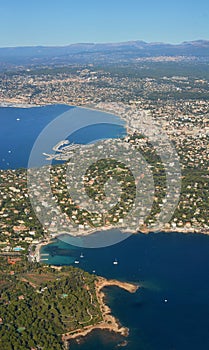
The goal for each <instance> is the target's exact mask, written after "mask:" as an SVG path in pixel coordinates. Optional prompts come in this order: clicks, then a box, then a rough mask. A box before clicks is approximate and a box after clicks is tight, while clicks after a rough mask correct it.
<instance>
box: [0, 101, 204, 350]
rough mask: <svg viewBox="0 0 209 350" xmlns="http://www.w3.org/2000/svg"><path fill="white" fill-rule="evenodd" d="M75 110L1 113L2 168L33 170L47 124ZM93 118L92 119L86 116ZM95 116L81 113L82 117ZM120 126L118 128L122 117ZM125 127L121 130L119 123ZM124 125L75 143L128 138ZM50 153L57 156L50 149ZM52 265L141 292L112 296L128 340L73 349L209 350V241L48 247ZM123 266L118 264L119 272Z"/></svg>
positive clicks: (153, 237) (91, 338)
mask: <svg viewBox="0 0 209 350" xmlns="http://www.w3.org/2000/svg"><path fill="white" fill-rule="evenodd" d="M72 108H73V107H69V106H64V105H54V106H45V107H34V108H12V107H11V108H9V107H6V108H3V107H1V108H0V146H1V147H0V169H9V168H12V169H16V168H20V167H27V164H28V159H29V156H30V152H31V149H32V147H33V144H34V142H35V140H36V139H37V137H38V136H39V134H40V133H41V132H42V130H43V129H44V128H45V127H46V126H47V125H48V123H50V122H52V121H53V120H55V119H56V118H57V117H58V116H59V115H60V114H62V113H64V112H67V111H69V110H70V109H72ZM85 113H86V114H85ZM92 113H98V115H97V116H98V120H99V118H100V117H101V114H100V113H101V112H92V111H86V112H85V110H82V111H81V118H86V120H88V118H91V114H92ZM115 122H116V124H117V123H119V120H118V118H117V117H115ZM119 124H120V123H119ZM125 133H126V131H125V128H124V126H123V125H122V124H121V125H115V126H113V125H109V124H108V117H107V123H104V124H103V125H100V126H98V125H95V126H91V127H89V128H85V129H80V130H79V132H77V133H75V134H74V135H71V138H70V141H71V142H78V143H83V144H86V143H89V142H92V141H94V140H95V139H102V138H113V137H121V136H124V135H125ZM45 152H48V153H50V152H51V149H45ZM41 252H42V253H48V254H50V255H49V260H48V263H50V264H57V265H70V264H72V265H75V263H74V261H75V260H79V261H80V263H79V265H76V266H79V267H81V268H83V269H85V270H86V271H89V272H91V273H96V274H98V275H101V276H105V277H107V278H116V279H119V280H123V281H130V282H134V283H137V284H139V285H140V287H141V288H140V289H139V290H138V291H137V292H136V293H135V294H129V293H128V292H126V291H124V290H121V289H119V288H117V287H108V288H106V289H105V295H106V302H107V303H108V305H109V306H110V307H111V309H112V312H113V314H114V315H115V316H116V317H117V318H118V319H119V320H120V322H121V324H122V325H124V326H126V327H128V328H129V329H130V335H129V337H128V338H127V339H126V340H127V344H126V343H124V339H121V338H120V337H119V336H117V335H115V334H112V333H110V332H106V331H94V332H92V333H91V334H90V335H88V336H87V337H86V338H83V339H81V340H80V342H79V344H78V343H77V342H76V341H75V342H74V343H73V342H72V343H71V347H70V349H71V350H87V349H88V350H102V349H105V350H110V349H111V350H112V349H120V348H122V347H123V346H124V348H125V349H127V350H187V349H188V350H196V349H198V350H199V349H200V350H208V349H209V236H204V235H201V234H198V235H194V234H187V235H183V234H176V233H166V234H165V233H153V234H149V235H143V234H138V235H131V236H130V237H129V238H127V239H126V240H124V241H122V242H120V243H118V244H115V245H112V246H110V247H106V248H99V249H87V248H82V253H83V255H84V257H83V258H80V254H81V248H78V247H75V246H72V245H70V244H67V243H66V242H63V241H62V240H55V241H54V242H53V243H52V244H50V245H48V246H45V247H43V248H42V250H41ZM115 259H117V261H118V265H113V261H114V260H115Z"/></svg>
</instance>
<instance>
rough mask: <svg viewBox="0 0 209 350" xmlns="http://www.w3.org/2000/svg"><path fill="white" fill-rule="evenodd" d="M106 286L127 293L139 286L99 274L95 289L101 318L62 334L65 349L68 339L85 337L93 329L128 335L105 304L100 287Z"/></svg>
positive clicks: (132, 291)
mask: <svg viewBox="0 0 209 350" xmlns="http://www.w3.org/2000/svg"><path fill="white" fill-rule="evenodd" d="M108 286H117V287H119V288H122V289H124V290H126V291H128V292H129V293H135V292H136V291H137V290H138V288H139V286H138V285H135V284H132V283H127V282H121V281H118V280H107V279H106V278H103V277H100V276H99V277H98V278H97V280H96V281H95V291H96V297H97V300H98V302H99V306H100V310H101V313H102V319H103V320H102V321H101V322H99V323H97V324H94V325H90V326H86V327H84V328H79V329H76V330H74V331H71V332H69V333H65V334H63V336H62V340H63V343H64V345H65V348H66V349H69V342H70V340H72V339H77V338H80V337H85V336H86V335H88V334H89V333H91V332H92V331H93V330H95V329H100V330H108V331H110V332H114V333H117V334H120V335H121V336H124V337H127V336H128V335H129V329H128V328H126V327H123V326H121V325H120V323H119V322H118V321H117V319H116V318H115V316H113V315H112V314H111V312H112V311H111V309H110V308H109V306H107V305H106V304H105V302H104V297H105V294H104V292H103V291H102V289H103V288H104V287H108Z"/></svg>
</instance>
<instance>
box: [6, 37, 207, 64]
mask: <svg viewBox="0 0 209 350" xmlns="http://www.w3.org/2000/svg"><path fill="white" fill-rule="evenodd" d="M157 56H186V57H194V58H200V57H204V58H209V40H196V41H185V42H182V43H181V44H167V43H161V42H154V43H147V42H145V41H140V40H137V41H128V42H121V43H80V44H71V45H67V46H25V47H6V48H0V63H1V65H2V64H7V63H8V64H23V65H24V64H26V63H27V64H33V65H35V64H53V63H54V64H56V63H57V64H62V63H63V64H65V63H94V62H97V63H98V62H110V63H111V62H126V61H132V60H136V59H137V58H141V57H157Z"/></svg>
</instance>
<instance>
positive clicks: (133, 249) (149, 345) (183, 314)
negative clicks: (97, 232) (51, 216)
mask: <svg viewBox="0 0 209 350" xmlns="http://www.w3.org/2000/svg"><path fill="white" fill-rule="evenodd" d="M41 252H42V253H49V254H52V255H50V256H49V261H48V262H49V263H52V264H60V265H62V264H73V265H75V264H74V261H75V260H79V261H80V263H79V265H76V266H80V267H81V268H83V269H85V270H86V271H89V272H92V271H94V270H95V271H96V273H97V274H98V275H102V276H105V277H107V278H117V279H120V280H124V281H130V282H135V283H138V284H140V286H141V288H140V289H139V290H138V291H137V292H136V293H135V294H129V293H127V292H126V291H123V290H121V289H119V288H117V287H109V288H106V290H105V291H106V301H107V303H108V304H109V305H110V307H111V308H112V312H113V314H114V315H115V316H116V317H117V318H119V320H120V321H121V323H122V324H123V325H124V326H127V327H128V328H129V329H130V336H129V337H128V339H127V340H128V344H127V346H126V347H124V348H125V349H127V350H139V349H142V350H145V349H146V350H174V349H175V350H185V349H190V350H193V349H194V350H196V349H201V350H208V349H209V254H208V253H209V237H208V236H204V235H194V234H187V235H183V234H176V233H166V234H165V233H156V234H149V235H143V234H138V235H132V236H131V237H129V238H128V239H126V240H125V241H123V242H121V243H118V244H117V245H113V246H110V247H107V248H100V249H85V248H82V253H83V255H84V258H80V254H81V249H80V248H78V247H73V246H70V245H69V244H66V243H64V242H63V241H59V240H57V241H55V242H54V243H53V244H51V245H48V246H45V247H43V248H42V250H41ZM115 258H117V260H118V262H119V263H118V265H113V261H114V259H115ZM165 299H167V302H165ZM106 333H107V332H102V331H95V332H94V333H92V334H91V335H89V336H87V337H86V338H85V341H83V340H82V341H81V343H80V344H77V343H76V342H74V343H72V344H71V348H70V349H72V350H76V349H80V350H87V349H88V350H90V349H91V350H94V349H95V350H96V349H106V350H110V349H118V346H119V345H120V344H121V339H118V338H117V337H115V338H114V335H113V334H110V335H109V338H108V337H107V334H106ZM107 339H109V342H108V341H107ZM119 348H120V347H119Z"/></svg>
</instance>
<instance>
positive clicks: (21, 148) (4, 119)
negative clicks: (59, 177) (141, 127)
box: [0, 105, 126, 169]
mask: <svg viewBox="0 0 209 350" xmlns="http://www.w3.org/2000/svg"><path fill="white" fill-rule="evenodd" d="M67 112H68V113H69V120H68V121H67V123H68V125H59V130H55V131H54V135H53V138H52V140H46V143H45V145H44V148H43V150H42V151H44V152H46V153H53V151H52V147H53V146H55V145H56V143H57V142H59V141H61V140H63V138H61V139H58V140H57V139H56V132H57V133H59V135H61V136H60V137H62V134H63V135H64V134H65V128H66V127H69V125H71V123H73V122H75V120H76V119H80V128H79V130H78V131H76V132H74V133H72V134H70V135H69V138H68V137H67V139H68V140H69V141H70V142H73V143H80V144H88V143H91V142H93V141H95V140H100V139H104V138H117V137H122V136H125V135H126V129H125V126H124V122H123V121H121V120H120V119H119V118H118V117H116V116H113V115H110V114H107V113H103V112H98V111H93V110H89V109H84V108H77V107H71V106H66V105H47V106H43V107H32V108H17V107H0V146H1V147H0V169H17V168H21V167H24V168H27V166H28V160H29V157H30V154H31V150H32V148H33V146H34V143H35V142H36V140H37V138H38V136H39V135H40V134H41V132H42V131H43V130H44V129H45V128H46V127H47V126H48V125H50V123H52V122H53V121H55V120H56V119H57V118H58V117H60V116H61V115H63V113H67ZM92 120H98V123H99V122H100V120H103V123H101V124H96V123H95V124H94V125H89V126H86V127H82V124H84V123H85V124H86V123H88V121H89V123H90V122H92ZM113 121H114V123H115V125H113V124H112V123H113ZM65 123H66V121H65ZM53 139H54V140H53ZM64 139H65V137H64ZM49 141H51V143H50V142H49ZM49 145H50V146H49ZM38 159H39V161H40V164H39V163H38V164H34V165H35V166H40V165H44V164H48V163H49V162H47V161H46V160H45V157H44V156H42V153H41V155H40V157H38Z"/></svg>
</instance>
